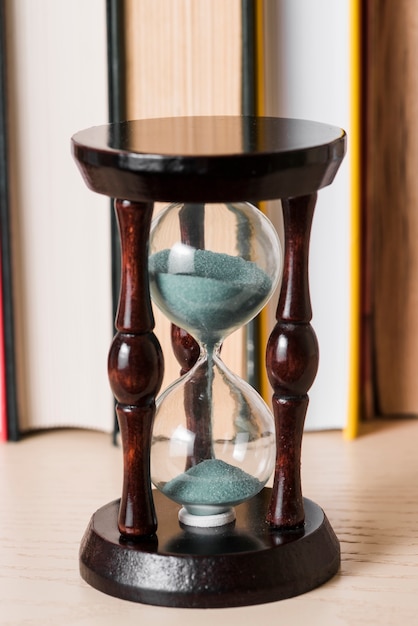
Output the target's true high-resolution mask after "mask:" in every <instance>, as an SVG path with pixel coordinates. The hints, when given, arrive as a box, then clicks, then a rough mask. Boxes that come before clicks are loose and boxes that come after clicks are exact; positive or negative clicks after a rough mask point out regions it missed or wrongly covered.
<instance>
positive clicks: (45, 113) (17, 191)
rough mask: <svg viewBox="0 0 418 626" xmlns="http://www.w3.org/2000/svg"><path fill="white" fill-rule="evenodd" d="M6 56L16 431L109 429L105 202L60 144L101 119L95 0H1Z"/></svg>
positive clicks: (100, 9) (102, 77)
mask: <svg viewBox="0 0 418 626" xmlns="http://www.w3.org/2000/svg"><path fill="white" fill-rule="evenodd" d="M7 53H8V77H9V83H8V90H9V114H10V128H9V143H10V150H11V153H10V171H11V175H12V180H11V203H12V204H11V207H12V208H11V219H12V238H13V239H12V246H13V267H14V269H13V271H14V285H15V288H16V293H15V305H14V310H15V316H16V319H15V331H16V351H17V355H16V356H17V382H18V401H19V413H20V424H19V426H20V429H21V430H22V431H27V430H30V429H42V428H51V427H55V426H70V427H72V426H73V427H85V428H94V429H101V430H105V431H111V430H112V428H113V419H114V417H113V415H114V410H113V402H112V397H111V392H110V388H109V383H108V379H107V369H106V364H107V352H108V349H109V345H110V341H111V336H112V304H111V279H110V276H111V266H110V263H111V258H110V255H111V252H110V220H109V211H110V208H109V207H110V204H109V200H108V199H107V198H106V197H104V196H99V195H97V194H93V193H91V191H89V190H88V189H87V187H86V186H85V183H84V181H83V180H82V178H81V176H80V174H79V171H78V169H77V167H76V164H75V163H74V161H73V159H72V156H71V149H70V138H71V136H72V135H73V134H74V133H75V132H76V131H78V130H80V129H83V128H86V127H89V126H93V125H98V124H104V123H106V122H107V116H108V113H107V58H106V6H105V2H103V0H88V1H87V2H86V1H85V0H71V2H57V1H56V0H36V1H34V0H13V1H10V2H8V3H7Z"/></svg>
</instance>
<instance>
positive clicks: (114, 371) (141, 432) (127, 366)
mask: <svg viewBox="0 0 418 626" xmlns="http://www.w3.org/2000/svg"><path fill="white" fill-rule="evenodd" d="M115 209H116V214H117V219H118V224H119V232H120V239H121V254H122V271H121V273H122V276H121V288H120V298H119V308H118V312H117V316H116V329H117V333H116V335H115V337H114V339H113V343H112V346H111V348H110V352H109V361H108V371H109V380H110V384H111V387H112V391H113V393H114V395H115V397H116V399H117V402H118V403H117V407H116V411H117V415H118V420H119V427H120V432H121V437H122V446H123V490H122V497H121V502H120V507H119V517H118V526H119V531H120V533H121V534H122V535H123V536H124V537H127V538H139V537H143V536H149V535H152V534H153V533H155V531H156V529H157V519H156V515H155V511H154V503H153V498H152V493H151V479H150V446H151V435H152V426H153V421H154V416H155V396H156V394H157V393H158V391H159V389H160V387H161V383H162V378H163V371H164V365H163V356H162V351H161V347H160V344H159V342H158V340H157V338H156V337H155V335H154V333H153V332H152V329H153V328H154V317H153V313H152V308H151V301H150V294H149V284H148V237H149V230H150V223H151V217H152V210H153V204H152V203H146V202H128V201H126V200H116V202H115Z"/></svg>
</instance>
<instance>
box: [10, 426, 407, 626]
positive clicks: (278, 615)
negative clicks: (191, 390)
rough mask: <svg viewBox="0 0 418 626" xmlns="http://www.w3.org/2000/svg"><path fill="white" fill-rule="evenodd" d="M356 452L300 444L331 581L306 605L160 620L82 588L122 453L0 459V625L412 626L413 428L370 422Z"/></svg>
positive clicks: (99, 439)
mask: <svg viewBox="0 0 418 626" xmlns="http://www.w3.org/2000/svg"><path fill="white" fill-rule="evenodd" d="M369 428H370V429H371V430H370V431H369V432H366V433H365V434H363V435H362V436H360V437H359V438H358V439H357V440H355V441H351V442H348V441H345V440H344V439H343V437H342V435H341V433H340V432H323V433H321V432H319V433H309V434H307V435H305V437H304V444H303V456H302V470H303V471H302V475H303V485H304V495H305V496H306V497H309V498H311V499H313V500H314V501H316V502H317V503H318V504H320V505H321V506H322V507H323V508H324V510H325V511H326V513H327V516H328V518H329V520H330V522H331V524H332V525H333V528H334V530H335V531H336V533H337V535H338V537H339V539H340V541H341V549H342V566H341V571H340V573H339V574H337V576H336V577H335V578H334V579H332V580H331V581H330V582H329V583H327V584H325V585H324V586H322V587H320V588H319V589H316V590H314V591H312V592H310V593H308V594H305V595H303V596H300V597H298V598H293V599H290V600H284V601H282V602H275V603H272V604H265V605H260V606H253V607H244V608H238V609H214V610H203V609H202V610H198V609H190V610H189V609H169V608H157V607H153V606H145V605H140V604H134V603H130V602H125V601H122V600H118V599H116V598H112V597H110V596H106V595H104V594H102V593H100V592H98V591H96V590H94V589H93V588H90V587H89V586H88V585H87V584H86V583H85V582H84V581H83V580H82V579H81V578H80V576H79V573H78V549H79V543H80V540H81V537H82V535H83V533H84V530H85V528H86V526H87V524H88V521H89V519H90V517H91V514H92V512H93V511H95V510H96V509H98V508H99V507H101V506H102V505H103V504H105V503H106V502H110V501H111V500H113V499H115V498H116V497H119V495H120V491H121V486H122V452H121V450H120V449H118V448H114V447H112V445H111V443H110V439H109V437H108V436H106V435H103V434H101V433H95V432H83V431H55V432H54V431H51V432H47V433H44V434H40V435H34V436H32V437H30V438H27V439H24V440H23V441H22V442H20V443H18V444H3V445H2V446H1V447H0V484H1V489H0V493H1V504H0V624H1V625H2V626H12V625H13V626H17V625H19V626H20V625H22V626H26V625H27V626H29V625H30V626H37V625H38V624H39V625H42V626H50V625H51V626H52V625H54V626H57V625H61V624H71V625H72V626H94V625H96V624H97V625H99V624H100V625H101V626H114V624H115V623H121V622H122V621H123V623H124V625H125V626H129V625H130V624H135V625H137V624H138V623H141V624H153V626H162V625H166V624H167V623H169V624H170V626H177V624H178V625H180V624H181V625H182V626H184V625H186V626H187V625H190V626H191V625H192V624H196V623H199V626H209V625H212V624H213V623H214V620H219V623H221V624H225V625H226V624H228V626H238V625H239V626H243V625H244V624H245V625H246V624H248V625H250V624H254V623H256V622H258V623H263V622H264V623H268V622H269V621H272V620H274V622H275V623H283V624H284V623H285V624H286V625H287V626H293V625H295V626H296V625H298V626H299V625H300V624H303V623H304V621H305V620H306V621H309V623H310V624H311V625H312V624H314V625H316V624H318V625H319V624H321V625H322V626H327V625H332V626H340V625H344V626H352V625H353V624H356V625H362V624H365V625H366V624H376V625H379V626H389V625H390V626H392V625H393V626H397V625H398V624H408V625H410V624H411V625H413V624H418V595H417V589H418V528H417V519H418V498H417V487H416V485H417V482H418V460H417V457H416V441H417V438H418V421H414V420H410V421H409V420H403V421H399V422H378V423H375V424H374V425H373V426H371V427H369Z"/></svg>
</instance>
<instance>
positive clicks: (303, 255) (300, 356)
mask: <svg viewBox="0 0 418 626" xmlns="http://www.w3.org/2000/svg"><path fill="white" fill-rule="evenodd" d="M315 203H316V194H311V195H307V196H302V197H297V198H289V199H287V200H282V206H283V221H284V232H285V257H284V268H283V282H282V288H281V292H280V297H279V303H278V306H277V312H276V320H277V324H276V326H275V328H274V330H273V332H272V333H271V335H270V338H269V341H268V344H267V352H266V366H267V374H268V377H269V380H270V384H271V386H272V387H273V391H274V393H273V410H274V418H275V426H276V448H277V451H276V468H275V475H274V484H273V491H272V497H271V501H270V506H269V509H268V513H267V521H268V522H269V524H270V525H271V526H273V527H275V528H282V529H285V528H300V527H301V526H302V525H303V523H304V519H305V516H304V509H303V499H302V489H301V478H300V459H301V446H302V434H303V427H304V423H305V416H306V410H307V407H308V402H309V398H308V390H309V389H310V387H311V385H312V383H313V381H314V379H315V376H316V372H317V369H318V359H319V351H318V342H317V339H316V335H315V332H314V330H313V328H312V326H311V324H310V321H311V319H312V309H311V301H310V295H309V278H308V260H309V240H310V231H311V224H312V217H313V213H314V208H315Z"/></svg>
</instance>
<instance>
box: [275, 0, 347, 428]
mask: <svg viewBox="0 0 418 626" xmlns="http://www.w3.org/2000/svg"><path fill="white" fill-rule="evenodd" d="M264 33H265V39H264V50H263V57H264V81H263V82H264V114H265V115H276V116H280V117H293V118H301V119H310V120H314V121H318V122H324V123H328V124H332V125H335V126H338V127H342V128H344V129H345V130H346V132H347V134H348V152H347V155H346V157H345V159H344V161H343V164H342V166H341V168H340V170H339V171H338V173H337V176H336V178H335V180H334V182H333V183H332V185H331V186H330V187H326V188H324V189H323V190H321V191H319V193H318V200H317V205H316V210H315V215H314V220H313V226H312V236H311V245H310V264H309V275H310V287H311V300H312V309H313V319H312V325H313V328H314V329H315V332H316V334H317V337H318V342H319V350H320V359H319V370H318V374H317V377H316V379H315V382H314V384H313V386H312V388H311V390H310V392H309V396H310V404H309V408H308V413H307V419H306V428H307V429H309V430H312V429H334V428H345V427H346V426H347V422H348V413H349V410H350V409H349V407H350V397H349V395H350V393H351V392H352V387H351V385H352V381H351V380H350V376H351V374H350V364H351V359H352V356H353V355H352V350H353V348H354V349H355V342H356V341H357V339H356V337H353V336H352V331H351V328H352V320H351V316H352V315H353V309H352V306H353V300H352V298H353V293H352V288H351V280H352V277H351V272H352V262H353V259H352V255H353V253H354V254H355V253H358V252H359V251H358V250H354V251H352V250H351V245H352V240H353V232H352V203H353V197H352V189H353V188H352V175H353V174H352V169H351V145H352V144H351V143H350V139H351V135H350V132H351V120H352V117H351V116H352V111H351V108H350V107H351V102H352V98H351V89H352V85H351V69H352V68H351V45H352V35H351V26H350V1H349V0H338V1H336V0H315V1H313V0H292V1H291V2H289V1H288V0H277V1H275V2H271V3H270V2H267V3H265V6H264ZM267 210H268V212H269V213H270V215H271V216H272V215H274V214H276V215H277V213H278V210H277V207H275V208H274V209H272V207H270V209H269V208H268V209H267ZM276 222H277V220H276ZM270 306H272V305H270Z"/></svg>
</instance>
